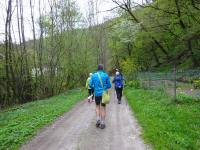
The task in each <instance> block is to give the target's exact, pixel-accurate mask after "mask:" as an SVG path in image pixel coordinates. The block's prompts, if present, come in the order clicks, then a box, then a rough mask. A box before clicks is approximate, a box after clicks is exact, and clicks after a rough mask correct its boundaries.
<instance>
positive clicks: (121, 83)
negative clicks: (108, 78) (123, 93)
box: [112, 75, 125, 88]
mask: <svg viewBox="0 0 200 150" xmlns="http://www.w3.org/2000/svg"><path fill="white" fill-rule="evenodd" d="M124 81H125V80H124V77H123V76H122V75H116V76H115V77H114V79H113V81H112V83H114V84H115V88H123V87H124ZM118 86H121V87H118Z"/></svg>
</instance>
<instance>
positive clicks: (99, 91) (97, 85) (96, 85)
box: [90, 71, 111, 96]
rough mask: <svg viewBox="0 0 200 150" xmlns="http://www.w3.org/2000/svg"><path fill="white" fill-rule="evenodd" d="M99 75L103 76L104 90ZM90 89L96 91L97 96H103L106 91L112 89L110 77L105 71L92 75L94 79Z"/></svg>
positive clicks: (91, 81)
mask: <svg viewBox="0 0 200 150" xmlns="http://www.w3.org/2000/svg"><path fill="white" fill-rule="evenodd" d="M98 73H99V74H100V76H101V79H102V82H103V86H104V89H103V87H102V85H101V82H100V79H99V76H98ZM90 87H91V88H93V89H94V93H95V96H102V95H103V91H104V90H105V91H108V89H110V88H111V83H110V77H109V76H108V74H107V73H105V72H103V71H98V72H96V73H95V74H93V75H92V79H91V80H90Z"/></svg>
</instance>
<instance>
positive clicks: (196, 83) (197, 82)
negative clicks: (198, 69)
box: [193, 79, 200, 89]
mask: <svg viewBox="0 0 200 150" xmlns="http://www.w3.org/2000/svg"><path fill="white" fill-rule="evenodd" d="M193 85H194V88H195V89H200V79H198V80H194V81H193Z"/></svg>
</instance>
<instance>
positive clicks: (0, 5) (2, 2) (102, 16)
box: [0, 0, 141, 42]
mask: <svg viewBox="0 0 200 150" xmlns="http://www.w3.org/2000/svg"><path fill="white" fill-rule="evenodd" d="M15 1H16V0H13V9H15V8H14V6H15ZM22 1H23V6H24V21H25V37H26V40H30V39H32V36H33V35H32V31H31V30H32V29H31V17H30V16H31V13H30V5H29V0H22ZM32 1H33V2H34V1H35V4H34V15H35V18H36V19H35V20H37V19H38V17H39V12H38V10H39V5H38V4H39V1H40V2H41V6H42V8H43V12H44V13H45V11H46V12H48V11H49V7H48V3H47V2H48V0H32ZM94 1H95V2H96V3H98V10H99V11H98V12H99V13H98V23H102V22H103V21H104V20H107V19H110V18H113V17H115V16H116V15H117V14H116V13H115V11H107V10H110V9H112V8H115V7H116V6H117V5H116V4H115V3H113V2H112V0H94ZM135 1H136V2H140V1H141V0H135ZM7 3H8V0H0V10H1V13H0V41H1V42H2V41H3V40H4V30H5V28H4V26H5V15H6V5H7ZM76 3H77V5H78V7H79V8H80V12H81V13H82V15H83V17H86V16H87V13H88V0H76ZM16 18H17V17H16V9H15V10H14V13H13V17H12V19H13V21H12V22H13V23H12V24H13V28H12V30H13V32H14V33H15V37H13V38H15V39H16V41H18V40H17V35H18V30H17V19H16ZM37 30H39V28H38V27H37V26H36V31H37Z"/></svg>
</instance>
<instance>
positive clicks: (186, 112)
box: [125, 88, 200, 150]
mask: <svg viewBox="0 0 200 150" xmlns="http://www.w3.org/2000/svg"><path fill="white" fill-rule="evenodd" d="M125 94H126V96H127V99H128V102H129V104H130V107H131V108H132V110H133V111H134V113H135V116H136V118H137V119H138V121H139V123H140V125H141V126H142V128H143V131H142V136H143V138H144V140H145V141H146V142H147V143H150V144H151V145H152V146H153V148H154V149H155V150H199V149H200V102H196V101H191V102H190V103H189V102H187V103H181V104H180V103H179V104H177V103H173V102H172V100H171V98H170V97H169V96H168V95H166V94H164V93H162V92H158V91H145V90H142V89H137V90H136V89H133V88H127V89H126V91H125Z"/></svg>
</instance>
